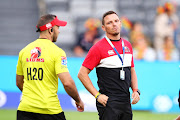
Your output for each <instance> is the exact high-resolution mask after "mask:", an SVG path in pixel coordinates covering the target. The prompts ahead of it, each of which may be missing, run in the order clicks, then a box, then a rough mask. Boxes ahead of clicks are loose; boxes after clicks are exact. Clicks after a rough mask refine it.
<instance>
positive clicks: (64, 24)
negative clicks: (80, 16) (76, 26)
mask: <svg viewBox="0 0 180 120" xmlns="http://www.w3.org/2000/svg"><path fill="white" fill-rule="evenodd" d="M56 25H57V26H66V25H67V22H66V21H62V20H57V23H56Z"/></svg>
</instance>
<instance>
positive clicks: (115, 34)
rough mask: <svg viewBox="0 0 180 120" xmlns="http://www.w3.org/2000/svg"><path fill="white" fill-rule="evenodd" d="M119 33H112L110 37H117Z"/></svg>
mask: <svg viewBox="0 0 180 120" xmlns="http://www.w3.org/2000/svg"><path fill="white" fill-rule="evenodd" d="M119 34H120V33H119V32H117V33H113V34H112V35H113V36H117V35H119Z"/></svg>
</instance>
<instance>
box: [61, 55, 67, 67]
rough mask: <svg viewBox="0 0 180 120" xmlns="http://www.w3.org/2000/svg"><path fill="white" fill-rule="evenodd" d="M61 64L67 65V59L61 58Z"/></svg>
mask: <svg viewBox="0 0 180 120" xmlns="http://www.w3.org/2000/svg"><path fill="white" fill-rule="evenodd" d="M61 64H62V65H67V58H66V57H64V56H62V57H61Z"/></svg>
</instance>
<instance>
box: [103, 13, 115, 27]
mask: <svg viewBox="0 0 180 120" xmlns="http://www.w3.org/2000/svg"><path fill="white" fill-rule="evenodd" d="M111 14H116V15H117V13H116V12H114V11H108V12H106V13H104V14H103V17H102V25H104V18H105V17H106V16H107V15H111ZM117 16H118V15H117Z"/></svg>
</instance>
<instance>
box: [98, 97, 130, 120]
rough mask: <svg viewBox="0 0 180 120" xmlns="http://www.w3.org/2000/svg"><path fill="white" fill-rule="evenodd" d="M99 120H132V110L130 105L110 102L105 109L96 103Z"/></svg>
mask: <svg viewBox="0 0 180 120" xmlns="http://www.w3.org/2000/svg"><path fill="white" fill-rule="evenodd" d="M96 107H97V110H98V115H99V120H132V109H131V104H130V103H122V102H117V101H110V100H109V99H108V102H107V104H106V107H104V106H103V105H102V104H100V103H99V102H97V101H96Z"/></svg>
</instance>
